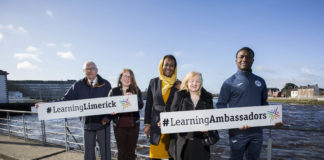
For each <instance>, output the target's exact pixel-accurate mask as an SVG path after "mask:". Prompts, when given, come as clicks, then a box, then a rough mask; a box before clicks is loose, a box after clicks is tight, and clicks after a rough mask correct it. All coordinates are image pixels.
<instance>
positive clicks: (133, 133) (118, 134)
mask: <svg viewBox="0 0 324 160" xmlns="http://www.w3.org/2000/svg"><path fill="white" fill-rule="evenodd" d="M139 126H140V124H139V123H136V125H135V126H134V127H115V126H114V133H115V138H116V141H117V148H118V160H135V159H136V154H135V150H136V144H137V140H138V134H139Z"/></svg>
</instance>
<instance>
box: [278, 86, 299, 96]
mask: <svg viewBox="0 0 324 160" xmlns="http://www.w3.org/2000/svg"><path fill="white" fill-rule="evenodd" d="M295 89H298V87H297V85H295V84H294V83H286V84H285V87H284V88H282V89H281V95H282V97H290V96H291V94H290V93H291V91H293V90H295Z"/></svg>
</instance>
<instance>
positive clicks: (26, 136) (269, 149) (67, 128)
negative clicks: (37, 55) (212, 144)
mask: <svg viewBox="0 0 324 160" xmlns="http://www.w3.org/2000/svg"><path fill="white" fill-rule="evenodd" d="M0 112H5V113H6V118H0V120H3V121H5V122H6V123H1V122H0V130H2V131H5V133H7V134H8V136H11V135H13V134H12V133H16V134H22V135H23V138H24V140H25V141H26V140H28V139H31V138H29V137H30V136H40V137H41V141H42V144H43V145H47V143H48V142H47V140H51V141H54V142H60V143H64V146H65V150H66V151H67V152H68V151H70V146H71V144H72V145H76V146H77V148H78V149H79V150H83V147H82V146H83V143H80V142H78V140H77V138H80V139H83V135H77V134H73V133H72V132H71V130H70V129H76V130H81V132H82V134H83V128H81V127H75V126H69V125H68V120H67V119H66V118H65V119H64V125H63V126H62V125H56V124H45V121H44V120H41V121H36V122H33V121H27V120H26V114H37V113H35V112H29V111H16V110H3V109H0ZM10 113H11V114H21V115H22V119H21V120H15V119H11V116H10ZM141 121H143V118H141ZM12 122H17V124H12ZM19 123H22V126H20V125H19ZM28 124H36V125H40V127H41V134H32V133H29V132H28V130H33V128H30V127H28ZM1 126H6V129H4V128H3V127H1ZM46 126H47V127H57V128H62V127H64V132H56V131H46ZM14 128H18V129H20V130H22V131H19V130H15V129H14ZM280 129H283V130H295V131H316V132H324V131H323V130H321V129H318V130H316V129H315V130H314V129H307V128H303V129H300V128H295V127H292V126H283V127H282V128H280ZM271 132H272V129H269V137H268V142H267V148H266V152H267V160H270V159H271V153H272V141H273V139H272V133H271ZM111 133H113V132H111ZM48 134H54V135H60V136H64V140H61V139H57V138H50V137H47V135H48ZM139 136H140V137H146V135H144V134H140V135H139ZM70 138H72V140H73V141H70ZM33 140H34V139H33ZM110 142H112V143H116V141H115V140H113V139H111V141H110ZM137 147H140V148H143V147H144V148H149V147H150V146H149V145H143V144H137ZM96 148H97V149H96V151H97V152H96V153H97V155H98V154H99V152H98V145H97V146H96ZM111 151H113V152H114V153H115V154H116V153H117V150H114V149H111ZM136 154H137V156H138V157H142V158H149V156H148V155H143V154H140V153H136ZM211 154H212V155H215V154H216V153H215V152H212V153H211Z"/></svg>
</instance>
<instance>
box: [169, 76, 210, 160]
mask: <svg viewBox="0 0 324 160" xmlns="http://www.w3.org/2000/svg"><path fill="white" fill-rule="evenodd" d="M202 83H203V81H202V76H201V73H199V72H189V73H188V74H187V75H186V76H185V78H184V79H183V81H182V84H181V87H180V90H179V91H178V92H176V93H175V96H174V99H173V102H172V105H171V111H188V110H202V109H212V108H213V97H212V95H211V94H210V93H209V92H207V91H206V90H205V89H204V88H203V87H202ZM207 133H208V132H207V131H201V132H189V133H178V134H173V135H172V141H173V140H174V141H175V143H173V144H172V145H171V146H170V149H169V150H170V154H172V157H173V158H174V159H176V160H197V159H199V160H208V159H209V158H210V148H209V146H206V145H204V144H203V143H202V142H203V138H204V136H206V135H207Z"/></svg>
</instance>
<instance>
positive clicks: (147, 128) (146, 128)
mask: <svg viewBox="0 0 324 160" xmlns="http://www.w3.org/2000/svg"><path fill="white" fill-rule="evenodd" d="M150 130H151V129H150V125H149V124H145V128H144V133H145V134H146V136H147V137H150Z"/></svg>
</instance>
